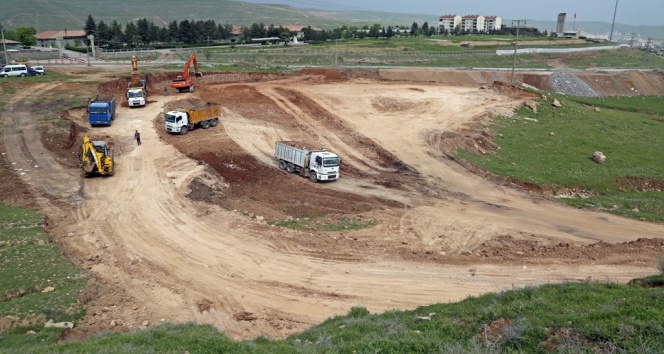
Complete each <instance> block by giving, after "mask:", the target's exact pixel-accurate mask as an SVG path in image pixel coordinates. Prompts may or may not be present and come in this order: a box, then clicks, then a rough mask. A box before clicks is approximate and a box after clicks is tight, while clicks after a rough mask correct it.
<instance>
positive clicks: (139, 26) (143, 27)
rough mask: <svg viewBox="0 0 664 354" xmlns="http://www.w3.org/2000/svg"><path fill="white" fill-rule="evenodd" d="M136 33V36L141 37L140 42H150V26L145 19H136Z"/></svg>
mask: <svg viewBox="0 0 664 354" xmlns="http://www.w3.org/2000/svg"><path fill="white" fill-rule="evenodd" d="M136 31H137V34H138V36H139V37H141V42H143V43H149V42H150V25H149V24H148V20H147V19H146V18H142V19H138V20H137V21H136Z"/></svg>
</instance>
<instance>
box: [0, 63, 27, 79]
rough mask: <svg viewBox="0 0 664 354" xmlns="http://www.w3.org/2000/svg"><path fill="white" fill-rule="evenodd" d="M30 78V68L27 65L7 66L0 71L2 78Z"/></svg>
mask: <svg viewBox="0 0 664 354" xmlns="http://www.w3.org/2000/svg"><path fill="white" fill-rule="evenodd" d="M10 76H28V67H27V66H25V65H7V66H5V67H4V68H2V71H0V77H10Z"/></svg>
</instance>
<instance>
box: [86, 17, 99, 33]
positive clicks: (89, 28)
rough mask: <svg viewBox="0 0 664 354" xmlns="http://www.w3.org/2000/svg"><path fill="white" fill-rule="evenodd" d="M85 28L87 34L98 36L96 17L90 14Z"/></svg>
mask: <svg viewBox="0 0 664 354" xmlns="http://www.w3.org/2000/svg"><path fill="white" fill-rule="evenodd" d="M83 30H84V31H85V35H86V36H89V35H94V36H95V37H96V36H97V24H96V23H95V19H94V18H92V15H88V18H87V19H86V20H85V26H83Z"/></svg>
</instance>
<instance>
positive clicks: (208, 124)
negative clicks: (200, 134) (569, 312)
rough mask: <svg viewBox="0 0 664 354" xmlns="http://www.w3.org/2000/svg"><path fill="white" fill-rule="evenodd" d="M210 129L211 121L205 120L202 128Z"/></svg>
mask: <svg viewBox="0 0 664 354" xmlns="http://www.w3.org/2000/svg"><path fill="white" fill-rule="evenodd" d="M209 127H210V121H209V120H204V121H202V122H201V128H203V129H207V128H209Z"/></svg>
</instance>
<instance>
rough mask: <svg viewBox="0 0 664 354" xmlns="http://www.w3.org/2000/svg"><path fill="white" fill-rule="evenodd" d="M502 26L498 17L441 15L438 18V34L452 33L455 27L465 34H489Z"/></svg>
mask: <svg viewBox="0 0 664 354" xmlns="http://www.w3.org/2000/svg"><path fill="white" fill-rule="evenodd" d="M502 24H503V23H502V19H501V18H500V17H499V16H482V15H466V16H463V17H462V16H459V15H442V16H440V17H439V18H438V32H439V33H443V32H444V31H445V30H448V31H449V32H452V31H453V30H454V29H455V28H457V27H458V28H459V29H460V30H462V31H467V32H472V31H478V32H489V31H492V30H499V29H500V28H501V26H502Z"/></svg>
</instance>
